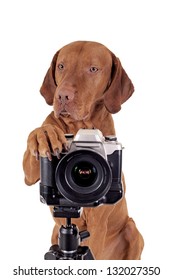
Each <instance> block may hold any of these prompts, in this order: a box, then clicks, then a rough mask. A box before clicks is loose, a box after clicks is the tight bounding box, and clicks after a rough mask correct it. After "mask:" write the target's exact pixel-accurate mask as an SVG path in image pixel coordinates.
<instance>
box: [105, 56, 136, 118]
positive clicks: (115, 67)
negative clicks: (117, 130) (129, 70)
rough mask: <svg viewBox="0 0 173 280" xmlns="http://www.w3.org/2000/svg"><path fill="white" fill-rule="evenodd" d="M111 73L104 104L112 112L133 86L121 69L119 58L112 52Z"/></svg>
mask: <svg viewBox="0 0 173 280" xmlns="http://www.w3.org/2000/svg"><path fill="white" fill-rule="evenodd" d="M112 61H113V63H112V74H111V81H110V85H109V87H108V88H107V90H106V91H105V93H104V104H105V106H106V108H107V110H108V111H109V112H110V113H112V114H114V113H117V112H118V111H120V110H121V104H123V103H124V102H125V101H126V100H127V99H128V98H129V97H130V96H131V95H132V93H133V92H134V86H133V84H132V82H131V80H130V79H129V77H128V76H127V74H126V72H125V70H124V69H123V67H122V65H121V62H120V60H119V59H118V58H117V57H116V56H115V55H114V54H113V53H112Z"/></svg>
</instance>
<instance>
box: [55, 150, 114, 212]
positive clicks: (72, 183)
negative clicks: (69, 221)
mask: <svg viewBox="0 0 173 280" xmlns="http://www.w3.org/2000/svg"><path fill="white" fill-rule="evenodd" d="M111 180H112V175H111V170H110V167H109V165H108V163H107V161H106V160H105V159H104V158H103V157H102V156H101V155H100V154H98V153H96V152H94V151H91V150H87V149H86V150H84V149H82V151H73V152H71V153H68V154H67V155H66V156H64V157H63V158H62V159H61V160H60V162H59V163H58V165H57V168H56V171H55V181H56V185H57V188H58V191H59V192H60V193H61V194H62V196H63V197H64V198H66V199H67V200H68V201H70V202H72V203H75V204H76V205H78V206H79V205H80V206H82V207H84V206H88V205H93V204H94V203H97V201H99V200H100V199H102V198H103V197H104V195H105V194H106V193H107V192H108V190H109V189H110V186H111Z"/></svg>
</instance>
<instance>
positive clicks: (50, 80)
mask: <svg viewBox="0 0 173 280" xmlns="http://www.w3.org/2000/svg"><path fill="white" fill-rule="evenodd" d="M58 53H59V51H58V52H56V54H55V55H54V57H53V59H52V62H51V65H50V68H49V69H48V71H47V73H46V76H45V77H44V80H43V84H42V86H41V88H40V93H41V94H42V95H43V97H44V98H45V100H46V102H47V104H49V105H52V104H53V98H54V93H55V90H56V87H57V85H56V82H55V67H56V60H57V56H58Z"/></svg>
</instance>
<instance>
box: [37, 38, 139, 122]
mask: <svg viewBox="0 0 173 280" xmlns="http://www.w3.org/2000/svg"><path fill="white" fill-rule="evenodd" d="M133 91H134V87H133V84H132V82H131V80H130V79H129V77H128V76H127V74H126V72H125V70H124V69H123V67H122V66H121V63H120V60H119V59H118V58H117V57H116V56H115V55H114V54H113V53H112V52H111V51H110V50H108V49H107V48H106V47H105V46H103V45H101V44H99V43H95V42H87V41H78V42H73V43H71V44H69V45H66V46H65V47H63V48H62V49H60V50H59V51H58V52H57V53H56V54H55V55H54V57H53V59H52V62H51V66H50V68H49V69H48V71H47V74H46V76H45V78H44V81H43V84H42V86H41V89H40V92H41V94H42V95H43V96H44V98H45V100H46V102H47V103H48V104H49V105H53V107H54V113H55V116H56V117H59V116H60V115H62V116H64V117H68V116H71V117H72V118H73V119H74V120H84V119H87V118H89V117H90V114H91V112H93V110H94V105H95V104H97V103H98V102H100V103H102V104H104V106H105V107H106V108H107V110H108V111H109V112H110V113H117V112H118V111H119V110H120V109H121V104H122V103H124V102H125V101H126V100H127V99H128V98H129V97H130V96H131V95H132V93H133Z"/></svg>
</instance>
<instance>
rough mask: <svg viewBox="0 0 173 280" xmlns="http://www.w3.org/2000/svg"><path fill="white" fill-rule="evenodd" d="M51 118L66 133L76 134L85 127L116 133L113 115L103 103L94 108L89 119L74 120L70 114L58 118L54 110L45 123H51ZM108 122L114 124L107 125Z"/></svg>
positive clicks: (109, 133) (106, 132) (105, 133)
mask: <svg viewBox="0 0 173 280" xmlns="http://www.w3.org/2000/svg"><path fill="white" fill-rule="evenodd" d="M50 118H51V123H52V122H54V123H55V124H56V125H58V127H60V128H61V129H62V130H63V132H64V133H73V134H76V133H77V131H78V130H79V129H80V128H84V129H93V128H97V129H99V130H101V131H102V133H103V135H111V134H115V129H114V123H113V118H112V115H111V114H110V113H109V112H108V111H107V110H106V108H105V107H104V106H101V104H97V106H95V108H94V110H92V111H91V115H90V117H89V118H88V119H85V120H78V121H77V120H74V119H73V118H71V117H70V116H68V117H64V116H61V115H60V116H59V118H56V117H55V115H54V112H52V113H51V114H50V115H49V116H48V117H47V119H46V120H45V122H44V123H45V124H47V123H49V119H50ZM107 123H109V124H112V125H109V126H108V125H107Z"/></svg>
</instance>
